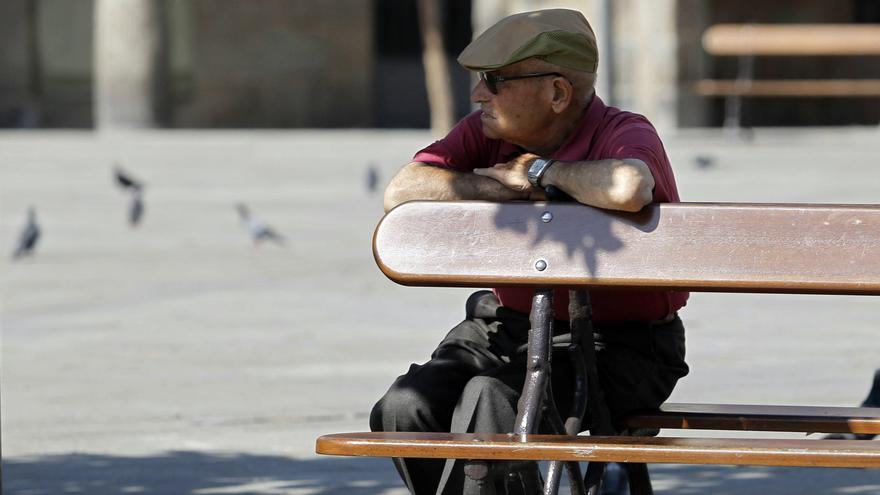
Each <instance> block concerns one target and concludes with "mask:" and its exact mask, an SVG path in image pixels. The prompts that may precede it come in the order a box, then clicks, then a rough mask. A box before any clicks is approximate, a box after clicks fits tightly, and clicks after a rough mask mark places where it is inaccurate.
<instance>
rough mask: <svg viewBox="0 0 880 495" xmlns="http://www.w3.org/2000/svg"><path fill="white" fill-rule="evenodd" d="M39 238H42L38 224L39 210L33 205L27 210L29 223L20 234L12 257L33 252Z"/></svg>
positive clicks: (15, 257)
mask: <svg viewBox="0 0 880 495" xmlns="http://www.w3.org/2000/svg"><path fill="white" fill-rule="evenodd" d="M38 240H40V226H39V225H37V211H36V210H35V209H34V207H33V206H31V207H29V208H28V211H27V223H26V224H25V226H24V228H23V229H22V230H21V234H20V235H19V236H18V245H17V246H16V247H15V251H13V252H12V259H17V258H20V257H22V256H26V255H30V254H33V252H34V248H35V247H36V246H37V241H38Z"/></svg>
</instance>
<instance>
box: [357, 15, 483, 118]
mask: <svg viewBox="0 0 880 495" xmlns="http://www.w3.org/2000/svg"><path fill="white" fill-rule="evenodd" d="M416 3H417V2H415V1H413V0H376V1H375V3H374V9H375V10H374V16H373V19H374V29H373V32H374V33H375V35H374V36H375V49H376V58H375V60H376V65H375V77H374V92H375V98H374V101H375V111H374V115H375V119H376V122H375V126H376V127H384V128H427V127H429V126H430V114H429V109H428V96H427V92H426V90H425V76H424V70H423V68H422V41H421V35H420V33H419V21H418V11H417V10H416ZM439 3H440V11H441V15H442V17H443V21H442V22H443V43H444V46H445V48H446V54H447V59H448V66H449V72H450V76H451V79H452V92H453V99H454V102H455V113H456V117H457V118H461V117H463V116H465V115H466V114H467V113H468V112H469V111H470V102H469V95H470V86H471V79H470V74H469V73H468V71H466V70H465V69H463V68H462V67H461V66H459V65H458V63H456V62H455V57H457V56H458V54H459V53H460V52H461V50H462V49H464V47H465V46H467V44H468V43H470V41H471V36H472V28H471V0H440V1H439Z"/></svg>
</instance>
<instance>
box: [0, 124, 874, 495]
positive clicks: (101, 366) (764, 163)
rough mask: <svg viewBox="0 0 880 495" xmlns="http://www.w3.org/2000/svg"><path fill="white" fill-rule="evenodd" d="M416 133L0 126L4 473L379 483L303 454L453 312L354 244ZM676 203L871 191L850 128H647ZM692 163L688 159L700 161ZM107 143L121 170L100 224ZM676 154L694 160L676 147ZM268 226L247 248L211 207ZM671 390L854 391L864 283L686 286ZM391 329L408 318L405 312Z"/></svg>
mask: <svg viewBox="0 0 880 495" xmlns="http://www.w3.org/2000/svg"><path fill="white" fill-rule="evenodd" d="M430 140H431V138H430V136H429V135H428V134H427V133H425V132H417V131H394V132H380V131H299V132H287V131H264V132H239V131H228V132H195V131H180V132H149V133H133V134H117V135H100V134H94V133H88V132H34V133H23V132H6V133H0V249H3V250H9V251H11V249H12V245H13V242H14V239H15V237H16V236H17V233H18V230H19V229H20V227H21V225H22V222H23V221H24V212H25V210H26V208H27V206H28V205H34V206H36V209H37V214H38V217H39V220H40V222H41V225H42V228H43V231H44V235H43V238H42V239H41V241H40V244H39V246H38V252H37V254H36V256H34V257H32V258H29V259H23V260H20V261H18V262H15V263H10V262H9V258H8V252H9V251H6V252H4V253H2V256H0V270H2V275H0V297H2V342H0V353H2V354H0V355H2V377H0V378H2V449H3V486H4V489H5V492H4V493H11V494H31V495H43V494H55V493H86V494H111V493H113V494H116V493H144V494H280V493H285V494H293V495H318V494H320V495H331V494H332V495H335V494H346V495H357V494H384V495H390V494H394V495H397V494H403V493H405V491H404V490H403V489H402V488H401V486H400V483H399V481H398V479H397V476H396V474H395V472H394V470H393V468H392V467H391V465H390V463H389V462H387V461H385V460H378V459H346V458H327V457H317V456H315V455H314V453H313V450H314V439H315V438H316V437H317V436H318V435H320V434H323V433H327V432H337V431H353V430H365V429H367V428H368V427H367V415H368V412H369V410H370V407H371V406H372V404H373V402H374V401H375V399H376V398H377V397H379V396H380V395H381V394H382V393H383V392H384V390H385V389H386V387H387V386H388V384H389V383H390V382H391V381H392V380H393V378H394V377H395V376H396V375H397V374H399V373H401V372H403V371H404V370H405V369H406V367H407V366H408V365H409V363H410V362H412V361H420V360H424V359H425V358H426V357H427V356H428V354H429V353H430V351H431V350H432V349H433V346H434V344H435V343H436V342H437V341H438V340H439V339H440V338H442V336H443V335H444V334H445V332H446V331H447V330H448V329H449V328H450V327H451V326H452V325H453V324H455V323H457V322H458V320H459V319H460V318H461V316H462V315H463V311H464V310H463V302H464V299H465V298H466V296H467V294H468V291H467V290H463V289H427V288H420V289H416V288H404V287H398V286H396V285H394V284H393V283H391V282H389V281H388V280H387V279H385V278H384V276H383V275H382V274H381V273H380V272H379V271H378V269H377V268H376V267H375V265H374V263H373V260H372V253H371V250H370V240H371V234H372V230H373V227H374V226H375V224H376V222H377V221H378V220H379V218H380V217H381V214H382V212H381V199H380V196H379V195H378V194H369V193H367V192H366V191H365V189H364V180H365V173H366V167H367V165H368V164H370V163H375V164H376V165H377V166H379V167H380V169H381V171H382V179H383V181H384V180H387V178H388V177H390V175H392V174H393V173H394V171H395V170H396V168H397V167H398V166H399V165H401V164H403V163H405V162H406V161H407V160H408V158H409V157H410V156H411V155H412V153H413V151H414V150H416V149H417V148H419V147H420V146H423V145H424V144H426V143H428V142H429V141H430ZM666 143H667V148H668V151H669V154H670V157H671V159H672V161H673V164H674V166H675V168H676V174H677V176H678V180H679V185H680V189H681V193H682V197H683V198H684V199H685V200H688V201H738V202H741V201H756V202H820V203H833V202H846V203H878V202H880V200H878V198H880V167H878V161H877V156H880V134H878V132H877V130H872V129H852V130H845V129H835V130H826V129H814V130H809V131H800V132H798V131H791V130H766V131H765V130H759V131H758V132H757V134H756V136H755V140H754V141H753V142H751V143H742V142H733V141H730V140H727V139H725V138H724V136H722V135H721V134H719V133H716V132H710V131H691V132H681V133H679V134H677V135H675V136H667V137H666ZM699 158H702V159H699ZM114 161H119V163H121V164H122V165H123V166H124V167H125V168H127V169H129V170H130V171H131V172H132V174H134V175H136V176H139V177H141V178H142V179H143V180H144V181H145V182H146V183H147V188H146V192H145V201H146V213H145V217H144V223H143V225H142V226H141V227H140V228H138V229H130V228H129V227H128V226H127V225H126V224H125V214H126V213H125V208H126V197H125V195H123V194H122V193H121V192H120V191H118V190H116V189H115V188H114V186H113V184H112V182H111V170H112V165H113V163H114ZM699 163H703V164H707V163H708V164H707V165H703V166H701V165H699ZM238 201H243V202H245V203H247V204H248V205H250V207H251V209H252V210H253V212H254V214H255V216H257V217H259V218H260V219H262V220H264V221H265V222H267V223H269V224H271V225H272V226H273V227H274V228H275V229H276V230H278V231H280V232H282V233H283V234H284V235H286V236H287V245H286V246H285V247H278V246H274V245H264V246H253V245H252V244H251V242H250V241H249V239H248V238H247V236H246V234H245V231H244V230H243V229H242V227H241V226H240V225H239V224H238V219H237V217H236V214H235V211H234V209H233V205H234V203H236V202H238ZM682 316H683V318H684V320H685V323H686V325H687V327H688V339H689V347H688V352H689V362H690V364H691V367H692V372H691V375H690V376H689V377H687V378H686V379H684V380H683V381H682V382H681V383H680V385H679V387H678V389H677V390H676V392H675V394H674V395H673V398H672V399H673V400H676V401H681V402H685V401H694V402H697V401H731V402H733V401H736V402H752V403H780V404H826V405H855V404H857V403H858V402H859V401H860V400H861V399H862V398H863V396H864V394H866V393H867V390H868V386H869V382H870V379H871V376H872V374H873V370H874V369H875V368H877V367H880V339H877V334H876V331H877V330H876V329H877V322H878V321H880V298H870V297H845V298H839V297H829V296H780V295H729V294H695V295H693V296H692V298H691V302H690V304H689V306H688V307H687V308H686V309H685V311H683V313H682ZM414 323H415V324H414ZM652 473H653V477H654V479H655V485H656V488H657V492H658V493H660V494H673V493H674V494H690V493H735V492H736V493H759V492H760V493H791V494H795V493H798V494H800V493H848V494H861V493H880V472H878V471H867V470H836V469H834V470H830V469H813V470H806V469H766V468H730V467H701V466H655V467H652Z"/></svg>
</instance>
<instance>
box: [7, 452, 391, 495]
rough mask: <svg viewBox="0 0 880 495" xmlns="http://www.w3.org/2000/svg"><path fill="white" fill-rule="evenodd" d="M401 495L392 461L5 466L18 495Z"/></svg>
mask: <svg viewBox="0 0 880 495" xmlns="http://www.w3.org/2000/svg"><path fill="white" fill-rule="evenodd" d="M392 492H393V493H395V494H403V493H405V489H404V488H403V484H402V483H401V481H400V478H398V476H397V472H396V471H395V470H394V467H393V466H392V464H391V461H390V460H388V459H375V458H344V457H319V458H314V459H295V458H290V457H284V456H273V455H254V454H247V453H228V454H224V453H205V452H191V451H174V452H168V453H164V454H160V455H153V456H144V457H136V456H131V457H129V456H115V455H100V454H65V455H51V456H41V457H33V458H21V459H14V460H9V459H4V460H3V493H4V494H12V495H54V494H63V493H82V494H89V495H104V494H108V495H109V494H114V495H116V494H125V493H135V494H142V495H172V494H199V495H212V494H218V495H221V494H236V495H248V494H253V495H256V494H280V493H284V494H292V495H296V494H302V495H343V494H345V495H378V494H390V493H392Z"/></svg>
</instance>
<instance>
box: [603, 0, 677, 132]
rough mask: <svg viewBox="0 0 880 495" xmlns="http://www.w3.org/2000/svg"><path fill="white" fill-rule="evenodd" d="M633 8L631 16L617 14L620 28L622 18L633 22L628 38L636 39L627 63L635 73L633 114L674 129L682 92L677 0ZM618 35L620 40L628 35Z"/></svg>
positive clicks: (640, 1) (638, 0)
mask: <svg viewBox="0 0 880 495" xmlns="http://www.w3.org/2000/svg"><path fill="white" fill-rule="evenodd" d="M629 5H630V9H628V10H629V11H628V12H615V15H616V18H617V20H618V22H617V24H618V26H620V25H621V22H620V19H621V15H623V16H626V17H625V18H627V19H629V21H628V22H627V23H626V24H627V28H626V34H625V35H626V36H632V37H633V38H634V40H633V44H632V45H631V46H630V50H629V57H628V58H629V60H627V61H626V62H624V63H625V64H626V65H627V66H628V67H627V68H626V70H628V71H631V73H632V80H631V84H632V86H631V88H632V93H631V101H632V108H631V109H629V110H633V111H635V112H638V113H641V114H644V115H645V116H646V117H648V119H649V120H651V122H652V123H653V124H654V126H655V127H657V129H672V128H674V127H675V126H676V92H677V90H678V87H677V74H678V63H677V61H678V51H677V39H676V30H675V29H676V27H675V26H676V15H675V7H676V0H633V1H632V2H629ZM617 33H618V34H617V39H618V40H619V39H620V37H621V36H623V35H624V34H623V33H621V32H620V30H618V31H617ZM621 69H622V68H621Z"/></svg>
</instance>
